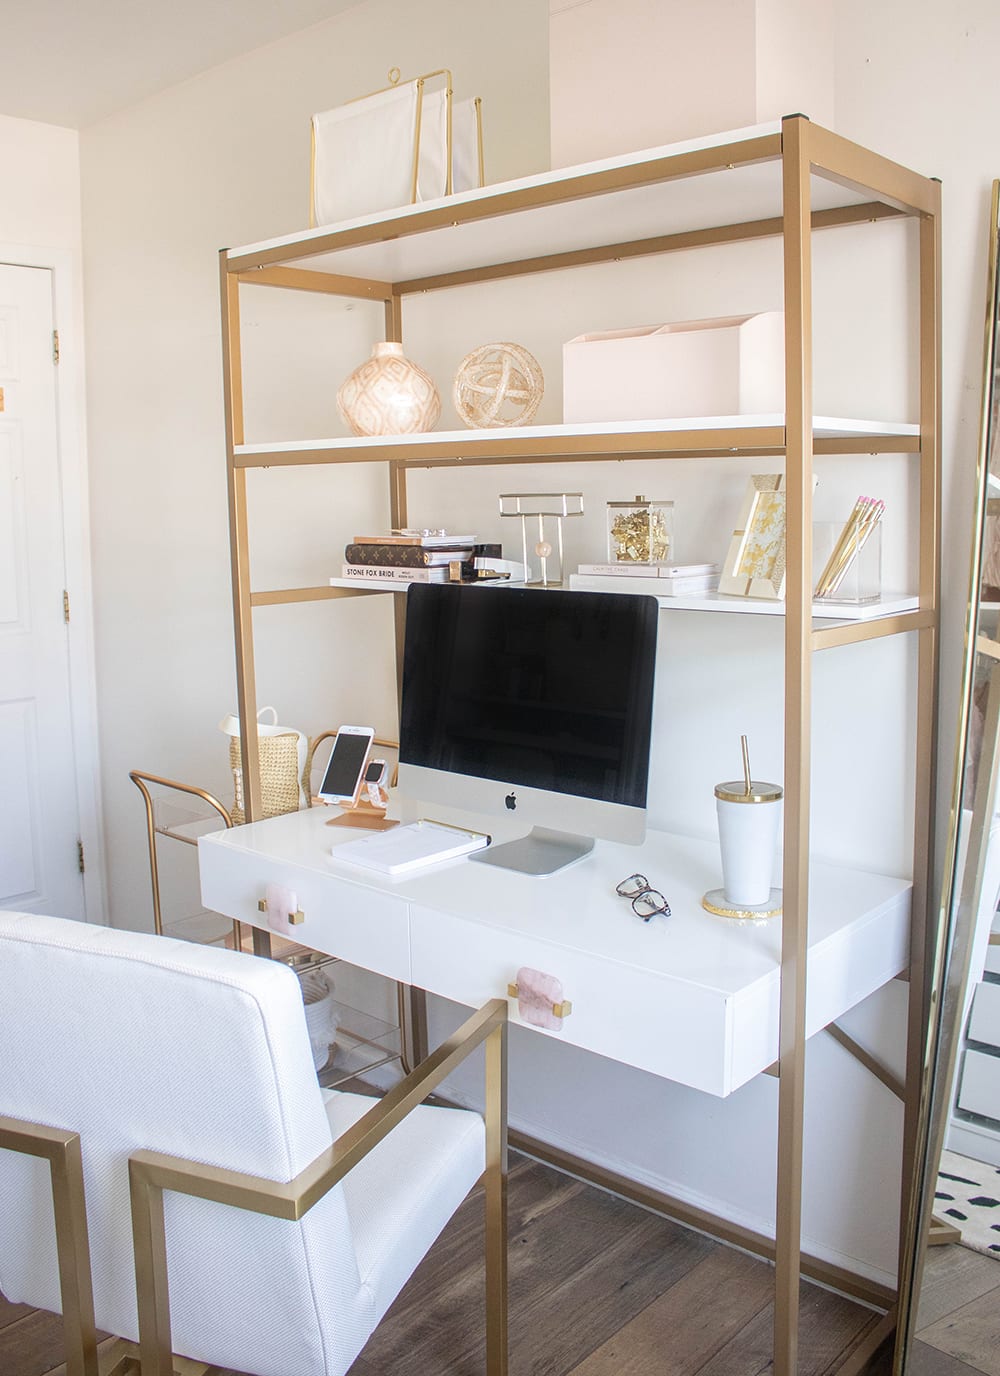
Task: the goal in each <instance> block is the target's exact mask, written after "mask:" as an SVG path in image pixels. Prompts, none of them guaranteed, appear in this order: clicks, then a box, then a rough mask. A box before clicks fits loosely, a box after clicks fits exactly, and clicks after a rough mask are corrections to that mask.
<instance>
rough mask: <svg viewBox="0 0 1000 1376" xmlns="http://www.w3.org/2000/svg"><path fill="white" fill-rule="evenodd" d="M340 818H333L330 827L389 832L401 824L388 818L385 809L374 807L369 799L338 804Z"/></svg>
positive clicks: (329, 823)
mask: <svg viewBox="0 0 1000 1376" xmlns="http://www.w3.org/2000/svg"><path fill="white" fill-rule="evenodd" d="M337 811H338V812H339V813H340V816H339V817H331V818H330V820H329V821H328V822H327V824H326V825H327V826H328V827H361V828H362V829H363V830H364V831H388V830H389V829H390V828H391V827H398V826H399V822H398V821H397V820H395V819H394V818H391V817H386V815H385V808H384V807H373V806H372V804H371V803H370V802H369V801H368V799H367V798H359V799H358V801H357V802H356V803H353V804H352V803H338V804H337Z"/></svg>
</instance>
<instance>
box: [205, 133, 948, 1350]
mask: <svg viewBox="0 0 1000 1376" xmlns="http://www.w3.org/2000/svg"><path fill="white" fill-rule="evenodd" d="M898 217H906V218H909V219H912V220H915V221H916V222H917V224H918V226H919V249H918V266H917V274H918V277H919V281H918V283H917V284H916V285H917V292H918V300H919V305H918V322H917V330H916V333H917V348H918V352H919V364H918V367H919V421H918V424H917V425H916V426H892V425H887V426H881V427H878V426H867V425H864V424H862V423H844V424H839V423H836V422H832V423H831V422H825V421H818V420H816V419H815V418H814V416H813V414H812V406H811V398H812V395H813V388H812V244H813V236H814V234H817V233H823V234H826V233H835V232H836V230H837V228H838V227H841V226H847V225H861V224H866V223H870V222H877V221H880V220H884V219H889V218H898ZM765 238H775V239H779V240H780V241H781V249H782V255H783V280H784V312H785V397H786V403H785V414H784V415H783V416H780V417H777V418H774V419H773V423H770V418H768V421H769V423H765V424H757V425H752V424H749V423H747V424H737V425H733V424H724V425H723V424H719V423H716V422H713V421H712V420H711V419H706V420H704V421H697V422H687V423H685V424H684V425H683V426H678V425H676V424H672V423H668V422H664V423H662V424H661V425H656V424H655V423H654V424H650V425H642V424H639V425H636V424H623V425H621V426H603V427H594V426H586V427H579V428H574V427H572V426H565V425H560V426H532V427H526V428H523V429H520V430H516V431H502V432H501V431H485V432H470V431H463V432H461V433H457V432H456V433H454V434H444V433H440V432H437V433H432V434H430V435H418V436H400V437H391V436H390V437H384V438H381V439H377V440H357V439H330V440H322V441H316V442H306V443H302V442H289V443H287V444H268V445H251V444H246V443H245V436H244V426H243V391H242V381H241V343H240V315H239V299H240V288H241V286H243V285H245V284H250V285H253V286H270V287H275V288H278V289H284V290H296V291H310V292H325V293H331V294H333V295H336V296H340V297H346V298H353V299H358V300H367V301H374V302H381V303H382V304H383V307H384V313H385V337H386V338H387V339H390V340H398V341H402V323H403V306H404V302H405V300H406V298H407V297H408V296H410V295H412V294H414V293H428V292H435V291H439V290H442V289H445V288H455V287H460V286H463V285H467V284H473V283H481V282H486V281H496V280H499V279H503V278H511V277H524V276H528V275H531V274H535V273H541V272H548V271H553V270H564V269H566V268H571V267H577V266H584V265H587V264H595V263H606V262H611V261H615V260H622V259H629V258H636V257H653V256H662V255H669V254H670V253H672V252H676V251H680V250H685V251H687V250H691V249H694V248H698V249H706V250H710V249H711V248H713V247H715V246H719V245H724V244H733V243H739V242H747V241H751V240H758V239H765ZM940 251H941V250H940V186H939V185H938V183H937V182H936V181H934V180H931V179H928V178H926V177H923V176H920V175H918V174H916V173H914V172H912V171H909V170H908V169H906V168H904V167H901V166H899V165H898V164H896V163H893V162H891V161H889V160H887V159H885V158H882V157H880V156H879V155H878V154H876V153H873V152H871V151H869V150H867V149H864V148H861V147H859V146H858V145H856V144H853V143H851V142H849V141H848V140H846V139H843V138H841V137H839V136H837V135H836V134H833V133H831V132H829V131H828V130H825V129H822V128H820V127H819V126H817V125H814V124H812V123H811V122H810V121H809V120H808V119H806V118H805V117H804V116H801V115H793V116H790V117H788V118H786V119H784V120H782V121H781V123H780V125H775V126H774V127H773V128H770V129H768V128H765V129H762V130H753V131H744V133H743V135H742V136H737V135H734V136H730V137H727V136H719V137H718V138H717V139H716V140H714V141H711V140H706V141H696V142H694V143H693V144H686V145H679V146H678V147H677V148H676V149H671V148H669V147H668V148H664V149H658V150H653V151H651V152H649V153H644V154H634V155H630V156H628V157H625V158H622V159H619V160H609V161H607V162H604V163H600V164H595V165H593V166H588V167H583V168H569V169H563V170H560V171H557V172H553V173H549V174H543V175H540V176H536V177H532V178H528V179H526V180H524V181H522V182H511V183H506V184H503V185H501V186H498V187H493V188H489V187H488V188H485V189H484V190H482V191H478V192H471V193H466V194H465V195H460V196H455V197H448V198H445V199H444V200H442V201H439V202H431V203H427V204H424V205H416V206H407V207H404V208H402V209H400V210H399V212H398V213H392V214H388V215H382V216H379V217H377V218H376V219H374V220H373V221H372V222H371V223H358V222H351V223H350V224H349V225H347V226H346V227H343V228H339V227H337V226H329V227H321V228H318V229H313V230H310V231H308V232H305V233H302V234H298V235H291V236H287V237H284V238H281V239H274V240H269V241H267V242H265V243H261V244H256V245H251V246H249V247H246V248H241V249H238V250H230V251H224V252H223V253H222V256H221V273H222V306H223V323H224V329H223V341H224V366H225V387H226V437H227V453H228V473H229V507H230V522H231V549H232V577H233V601H234V617H235V632H236V656H237V671H238V691H239V716H240V720H241V721H242V722H244V723H246V724H247V728H248V729H247V730H246V733H245V735H244V737H243V741H242V749H243V775H244V779H245V780H247V781H248V789H247V793H248V797H247V813H248V816H249V817H251V818H252V817H254V816H256V815H259V806H260V799H259V784H258V771H257V741H256V732H255V727H254V723H255V722H256V714H257V702H256V691H255V682H254V653H253V609H254V607H257V606H264V605H274V604H278V603H293V602H301V601H310V600H321V599H327V598H338V597H345V596H378V595H386V592H385V590H384V589H379V590H378V591H376V590H372V589H367V588H364V589H362V588H338V587H314V588H297V589H281V590H270V591H269V590H266V589H252V588H251V585H250V574H249V569H250V557H249V555H250V552H249V542H248V520H247V474H248V472H250V471H251V470H253V469H257V468H263V467H273V466H281V465H285V466H291V465H308V464H338V463H359V462H370V463H377V464H381V465H383V466H384V467H385V469H386V470H387V477H388V489H389V508H390V516H391V522H392V524H393V526H403V525H405V524H406V523H407V474H408V472H409V471H410V470H411V469H413V468H426V467H448V468H453V469H459V468H468V467H475V466H480V465H485V464H507V465H510V464H515V465H520V464H528V463H539V462H542V463H551V462H554V461H561V460H576V461H580V460H607V459H621V458H631V459H643V460H645V459H649V460H654V461H657V462H662V461H664V460H669V461H675V460H685V461H699V462H700V461H703V460H710V459H711V458H713V457H717V456H723V455H725V456H732V455H742V456H744V457H755V456H779V457H781V456H783V457H784V460H785V471H786V484H787V497H786V511H787V534H786V565H787V576H786V588H787V593H786V605H785V615H784V648H785V689H784V712H785V718H784V720H785V728H784V733H785V739H784V752H785V753H784V757H785V781H784V783H785V822H784V873H783V893H784V907H783V916H782V926H781V1005H780V1029H779V1060H778V1063H777V1067H776V1069H777V1074H778V1076H779V1091H778V1163H777V1217H776V1234H775V1238H774V1240H773V1243H772V1242H771V1240H770V1239H766V1238H761V1237H758V1236H757V1235H752V1234H749V1233H748V1232H747V1231H746V1230H741V1229H738V1228H736V1227H734V1226H733V1225H728V1224H725V1223H724V1222H722V1221H721V1220H713V1219H710V1218H709V1217H708V1216H707V1215H702V1214H698V1215H697V1217H695V1216H694V1215H693V1214H692V1211H691V1210H690V1209H688V1208H686V1207H685V1206H682V1205H680V1204H678V1202H677V1201H671V1200H669V1199H666V1198H665V1197H664V1196H662V1195H659V1194H655V1193H654V1192H651V1191H649V1190H644V1189H639V1188H637V1187H634V1186H631V1187H630V1184H629V1182H628V1181H626V1180H623V1179H622V1178H620V1177H615V1178H614V1179H613V1180H612V1179H611V1177H610V1176H607V1175H606V1174H605V1176H602V1177H600V1180H599V1183H605V1184H607V1183H610V1184H612V1185H613V1186H614V1187H615V1188H616V1189H619V1190H620V1191H621V1192H623V1193H626V1194H631V1195H632V1197H634V1198H637V1199H639V1198H641V1200H642V1202H643V1203H646V1204H651V1205H653V1206H654V1207H657V1208H660V1209H662V1210H663V1211H664V1212H666V1213H669V1214H671V1215H672V1216H674V1217H678V1218H680V1219H681V1220H682V1221H686V1222H692V1223H694V1225H695V1226H698V1227H701V1228H708V1229H710V1230H714V1231H715V1232H716V1233H718V1235H720V1236H722V1237H725V1238H727V1239H728V1240H730V1241H734V1242H736V1243H738V1245H741V1246H747V1247H749V1248H751V1249H752V1250H756V1251H759V1252H762V1253H764V1254H766V1255H772V1256H773V1257H774V1262H775V1287H776V1303H775V1319H774V1370H775V1372H776V1373H777V1374H778V1376H793V1373H794V1372H795V1370H796V1353H797V1331H798V1294H799V1276H800V1272H802V1271H805V1272H806V1273H808V1274H810V1275H814V1276H818V1277H819V1278H820V1279H822V1280H825V1281H827V1282H828V1283H830V1284H833V1285H835V1286H838V1287H839V1288H843V1289H847V1290H849V1291H852V1292H853V1293H855V1294H859V1295H863V1296H864V1297H865V1298H867V1299H869V1300H872V1301H873V1302H876V1303H881V1305H882V1307H884V1308H885V1309H886V1310H887V1313H886V1317H885V1320H884V1321H883V1322H882V1323H881V1324H880V1325H879V1326H878V1327H877V1328H876V1329H875V1330H874V1331H873V1333H872V1334H871V1335H870V1336H869V1338H868V1339H867V1340H866V1342H865V1344H864V1346H863V1348H862V1349H859V1350H856V1351H855V1352H854V1354H852V1357H851V1360H850V1362H849V1364H848V1366H847V1367H845V1368H844V1370H845V1371H847V1370H850V1371H858V1370H860V1368H861V1366H862V1365H863V1363H864V1360H865V1357H866V1354H870V1352H872V1351H874V1349H875V1347H876V1346H877V1345H878V1344H879V1343H880V1342H881V1341H883V1340H884V1339H885V1338H886V1337H888V1336H891V1335H892V1333H893V1330H894V1328H895V1326H896V1319H897V1308H896V1306H897V1300H898V1296H903V1295H905V1293H906V1285H907V1280H908V1270H907V1268H908V1265H909V1261H908V1258H909V1251H910V1245H911V1242H912V1238H911V1230H912V1226H913V1224H912V1218H913V1209H914V1198H913V1190H912V1182H913V1180H914V1178H915V1172H914V1164H915V1162H914V1156H915V1151H916V1142H917V1123H918V1117H919V1113H920V1105H921V1092H922V1087H923V1085H924V1076H925V1057H926V1044H925V1029H926V1027H927V1025H928V1002H929V995H928V992H927V987H926V981H925V974H924V972H925V952H926V951H927V950H928V948H929V946H930V947H931V948H932V946H933V935H934V934H933V932H932V931H931V930H930V923H931V921H932V917H931V916H930V914H931V913H932V910H933V906H934V905H930V904H929V903H928V891H929V884H930V865H931V857H932V855H933V836H932V781H933V778H934V765H935V727H936V706H937V661H938V587H939V524H940V523H939V501H940V496H939V464H940V460H939V445H940V441H939V432H940ZM857 453H863V454H879V453H885V454H892V455H912V456H913V459H912V461H913V462H915V463H916V464H917V466H918V488H919V498H918V500H919V515H918V525H917V530H916V531H915V532H914V538H915V541H916V544H917V548H918V551H919V571H918V588H917V592H918V605H917V607H916V609H915V610H913V611H909V612H904V613H901V614H897V615H894V616H892V617H890V618H886V619H885V620H881V621H880V620H878V619H874V620H870V621H865V622H857V623H852V624H850V625H846V626H845V625H837V624H830V623H826V624H820V625H814V623H813V619H812V615H811V612H812V596H811V576H812V567H811V564H812V559H811V555H812V550H811V541H812V494H813V459H814V456H815V455H821V454H838V455H839V454H857ZM388 595H390V596H393V595H394V594H393V592H391V591H390V592H389V593H388ZM395 608H396V630H397V638H398V637H399V636H401V631H402V615H403V600H402V598H399V597H396V599H395ZM903 634H913V635H915V636H916V637H917V643H918V653H917V667H916V677H917V683H916V722H915V734H916V739H917V742H918V745H917V752H918V755H917V767H916V772H915V780H916V782H915V788H914V796H913V815H914V858H913V909H912V914H913V916H912V924H911V931H912V936H911V961H910V970H909V979H910V1000H909V1023H908V1027H909V1031H908V1048H907V1073H906V1081H905V1086H904V1088H903V1094H904V1105H905V1109H904V1112H905V1120H904V1134H903V1139H904V1145H903V1161H902V1181H903V1197H902V1213H901V1217H902V1220H903V1227H902V1240H901V1247H900V1257H901V1261H900V1276H899V1285H898V1292H897V1295H887V1294H885V1293H884V1291H883V1290H881V1289H880V1288H879V1287H876V1286H872V1285H868V1286H867V1287H866V1285H865V1284H864V1282H863V1281H862V1280H861V1279H860V1278H858V1277H852V1276H849V1275H847V1274H846V1273H843V1272H838V1271H836V1269H835V1268H832V1267H830V1266H824V1265H823V1264H821V1263H816V1262H815V1261H813V1260H812V1259H810V1258H805V1257H803V1255H802V1252H801V1242H800V1234H801V1198H802V1140H803V1094H804V1078H805V1001H806V968H805V952H806V932H807V924H808V918H809V911H808V885H809V849H810V815H809V790H810V754H811V720H810V715H811V705H812V699H811V676H812V658H813V654H814V653H816V652H818V651H821V650H827V649H832V648H834V647H844V646H847V645H850V644H854V643H859V642H863V641H866V640H871V639H875V638H879V637H883V636H888V635H892V636H896V635H903ZM265 940H266V938H265ZM411 1002H412V1005H413V1011H414V1015H415V1021H416V1026H417V1027H418V1029H419V1025H420V1011H421V1005H420V995H419V993H418V992H417V991H414V993H413V994H412V995H411ZM418 1038H419V1031H418ZM416 1050H417V1052H418V1053H419V1050H420V1048H419V1044H418V1045H417V1047H416ZM534 1145H535V1146H536V1147H539V1154H541V1155H543V1156H544V1155H546V1151H545V1149H544V1147H541V1146H540V1145H539V1144H534ZM556 1155H557V1154H556V1153H553V1152H552V1151H551V1150H550V1151H549V1152H548V1159H550V1160H555V1159H556ZM558 1163H559V1164H564V1165H565V1164H569V1165H571V1167H572V1169H573V1170H574V1171H576V1172H577V1173H580V1174H588V1172H587V1170H586V1169H585V1168H584V1163H581V1162H577V1161H573V1162H569V1161H568V1160H560V1161H559V1162H558ZM589 1174H590V1175H591V1177H592V1178H596V1176H597V1173H595V1172H594V1171H593V1170H591V1171H590V1172H589Z"/></svg>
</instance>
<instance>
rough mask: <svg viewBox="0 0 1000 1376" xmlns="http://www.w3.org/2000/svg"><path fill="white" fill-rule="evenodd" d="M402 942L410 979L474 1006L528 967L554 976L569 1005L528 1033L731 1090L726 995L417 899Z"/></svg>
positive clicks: (502, 991) (710, 1088) (513, 1012)
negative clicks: (548, 1026)
mask: <svg viewBox="0 0 1000 1376" xmlns="http://www.w3.org/2000/svg"><path fill="white" fill-rule="evenodd" d="M410 948H411V969H412V976H413V977H412V983H413V984H415V985H418V986H419V987H420V988H423V989H427V990H428V991H429V992H430V993H433V994H440V995H441V996H442V997H444V998H448V999H453V1000H454V1001H455V1002H456V1003H464V1004H467V1005H469V1006H470V1007H479V1006H480V1005H481V1004H483V1003H485V1002H486V1001H487V999H491V998H497V997H501V998H503V997H506V996H507V985H508V983H513V982H514V980H515V978H516V976H517V972H518V970H519V969H520V967H521V966H525V965H526V966H531V967H532V968H533V969H536V970H542V971H544V972H545V973H546V974H549V975H554V976H555V977H556V978H557V979H559V980H561V981H562V985H563V996H564V997H565V998H567V999H569V1001H570V1002H571V1003H572V1005H573V1011H572V1012H571V1013H570V1015H569V1017H568V1018H566V1019H565V1021H564V1022H563V1024H562V1027H561V1029H560V1030H558V1031H554V1032H547V1031H544V1030H542V1029H538V1028H533V1029H532V1030H534V1031H539V1032H541V1035H543V1036H551V1037H555V1038H556V1039H557V1040H559V1041H566V1042H570V1043H572V1044H573V1045H574V1046H580V1047H583V1048H585V1049H586V1050H588V1051H594V1052H597V1053H598V1054H599V1055H602V1056H609V1057H611V1058H612V1059H613V1060H616V1061H621V1062H622V1063H624V1064H625V1065H634V1066H638V1067H639V1068H640V1069H643V1070H649V1071H651V1072H652V1073H653V1074H654V1075H663V1076H665V1077H666V1078H668V1079H671V1080H676V1081H678V1082H679V1083H680V1084H686V1085H692V1086H693V1087H694V1088H696V1089H703V1090H705V1091H707V1092H708V1093H710V1094H727V1093H728V1092H729V1091H730V1089H731V1088H733V1086H732V1085H731V1084H730V1083H729V1082H728V1077H729V1068H730V1061H731V1057H730V1055H729V1054H728V1046H729V1040H730V1034H729V1029H730V1025H731V1018H730V1009H729V1000H728V999H725V998H722V997H720V996H718V995H715V994H713V993H711V992H710V991H707V990H705V989H699V988H697V987H695V986H693V985H690V984H685V983H684V982H682V981H673V980H665V979H664V978H663V977H662V976H660V975H656V974H653V973H651V972H650V971H648V970H643V969H639V968H637V967H635V966H629V965H619V964H616V963H614V962H610V961H608V960H606V959H604V958H602V957H599V956H597V955H591V954H588V953H587V952H583V951H577V950H572V949H567V948H566V947H563V946H557V945H555V944H554V943H549V942H546V941H544V940H538V939H536V938H532V937H525V936H523V935H521V934H520V933H516V932H509V931H505V930H504V929H503V928H499V927H491V926H487V925H486V924H484V923H481V922H474V921H469V920H467V919H464V918H460V917H455V916H453V915H450V914H447V913H441V912H435V911H433V910H431V909H428V908H421V907H419V906H417V905H414V906H413V907H411V909H410ZM508 1003H509V1008H510V1016H511V1020H512V1021H513V1022H520V1018H519V1016H518V1012H517V1000H516V999H514V998H511V999H509V1000H508ZM522 1025H527V1024H522Z"/></svg>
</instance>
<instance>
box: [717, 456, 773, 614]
mask: <svg viewBox="0 0 1000 1376" xmlns="http://www.w3.org/2000/svg"><path fill="white" fill-rule="evenodd" d="M719 591H720V592H724V593H729V594H731V595H733V596H736V597H767V598H770V599H771V600H772V601H779V600H780V599H781V598H783V597H784V595H785V475H784V473H755V474H754V476H753V477H752V478H751V479H750V482H749V485H748V487H747V492H746V496H745V497H744V499H743V508H742V510H741V512H740V517H739V524H738V525H737V528H736V529H735V530H734V531H733V538H732V540H731V541H730V543H729V552H728V554H727V555H726V561H725V563H724V564H723V566H722V574H721V576H720V578H719Z"/></svg>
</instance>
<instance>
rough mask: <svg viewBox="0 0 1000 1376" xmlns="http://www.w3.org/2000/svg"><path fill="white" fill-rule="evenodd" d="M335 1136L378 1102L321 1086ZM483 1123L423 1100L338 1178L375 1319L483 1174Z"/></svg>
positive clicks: (463, 1111) (460, 1111)
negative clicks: (426, 1103) (374, 1146)
mask: <svg viewBox="0 0 1000 1376" xmlns="http://www.w3.org/2000/svg"><path fill="white" fill-rule="evenodd" d="M324 1098H325V1099H326V1112H327V1117H328V1119H329V1121H330V1130H331V1132H332V1134H333V1136H334V1138H337V1137H339V1136H340V1134H341V1133H342V1132H346V1131H347V1129H348V1128H349V1127H351V1126H352V1124H354V1123H356V1122H357V1121H358V1119H359V1118H361V1117H363V1116H364V1114H366V1113H367V1112H368V1110H369V1109H370V1108H371V1107H372V1106H373V1104H374V1103H375V1102H376V1101H374V1100H372V1099H365V1098H362V1097H360V1096H358V1095H356V1094H342V1093H338V1092H337V1091H336V1090H325V1091H324ZM485 1165H486V1130H485V1127H484V1124H483V1120H482V1118H481V1117H480V1116H479V1114H478V1113H470V1112H468V1111H467V1110H466V1109H451V1108H434V1107H430V1106H428V1105H421V1106H420V1107H419V1108H416V1109H414V1110H413V1112H412V1113H411V1114H409V1115H408V1116H407V1117H406V1118H405V1119H404V1120H403V1122H402V1123H400V1124H399V1126H398V1127H397V1128H395V1129H394V1131H393V1132H391V1133H390V1134H389V1136H388V1137H386V1138H385V1139H384V1140H383V1141H382V1142H380V1143H379V1145H378V1146H377V1147H376V1148H375V1149H374V1151H372V1152H370V1153H369V1155H368V1156H366V1157H365V1158H364V1160H363V1161H361V1162H360V1163H359V1164H358V1165H357V1166H355V1168H354V1170H353V1171H351V1173H350V1175H348V1176H347V1177H346V1178H345V1180H344V1186H343V1188H344V1196H345V1198H346V1200H347V1213H348V1216H349V1218H350V1221H351V1232H352V1234H353V1236H354V1247H355V1254H356V1256H357V1259H358V1270H359V1271H360V1273H361V1282H362V1284H363V1285H365V1286H367V1288H368V1289H369V1291H370V1292H371V1294H372V1298H373V1300H374V1304H375V1322H376V1323H378V1322H379V1320H380V1319H381V1318H382V1316H383V1314H384V1313H385V1311H386V1310H387V1309H388V1308H389V1306H390V1304H392V1302H393V1300H394V1299H395V1298H396V1296H397V1295H398V1294H399V1292H400V1290H401V1289H402V1288H403V1286H404V1284H405V1283H406V1281H407V1280H408V1278H409V1277H410V1275H411V1274H412V1273H413V1271H414V1270H415V1269H416V1267H417V1265H418V1264H419V1262H420V1261H421V1260H422V1258H423V1257H424V1255H425V1254H426V1253H427V1251H428V1249H429V1248H430V1246H431V1244H432V1243H433V1242H434V1239H435V1238H436V1237H437V1236H438V1234H439V1233H440V1232H441V1230H442V1228H443V1227H444V1226H445V1224H446V1223H447V1222H448V1220H449V1219H450V1218H451V1216H452V1214H453V1213H454V1212H455V1210H456V1209H457V1208H458V1206H459V1205H460V1204H461V1202H462V1200H463V1199H464V1198H465V1196H466V1195H467V1194H468V1192H469V1191H470V1190H471V1189H472V1187H473V1185H475V1183H476V1181H477V1180H478V1179H479V1177H480V1176H481V1175H482V1173H483V1170H484V1169H485Z"/></svg>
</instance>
